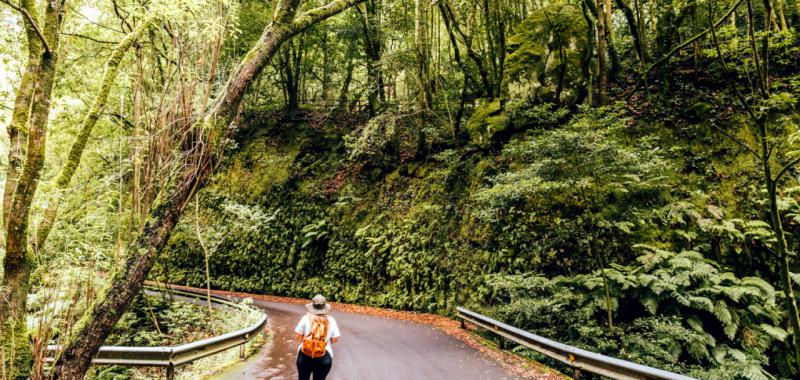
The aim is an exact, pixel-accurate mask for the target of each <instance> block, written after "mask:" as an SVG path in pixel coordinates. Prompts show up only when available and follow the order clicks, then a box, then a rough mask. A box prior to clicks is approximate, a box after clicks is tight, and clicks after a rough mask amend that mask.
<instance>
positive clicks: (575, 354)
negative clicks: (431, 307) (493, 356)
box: [456, 307, 694, 380]
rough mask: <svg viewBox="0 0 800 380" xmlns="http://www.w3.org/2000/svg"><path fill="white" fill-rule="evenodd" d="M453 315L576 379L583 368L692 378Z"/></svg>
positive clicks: (473, 316)
mask: <svg viewBox="0 0 800 380" xmlns="http://www.w3.org/2000/svg"><path fill="white" fill-rule="evenodd" d="M456 314H457V316H458V318H461V327H465V325H464V322H465V321H466V322H470V323H472V324H474V325H477V326H479V327H482V328H484V329H486V330H488V331H491V332H492V333H494V334H496V335H498V336H500V337H501V340H500V342H501V344H500V346H501V348H503V343H502V342H503V340H502V339H503V338H505V339H508V340H510V341H512V342H515V343H517V344H519V345H522V346H524V347H527V348H529V349H531V350H534V351H536V352H539V353H540V354H543V355H545V356H548V357H550V358H553V359H555V360H558V361H560V362H562V363H564V364H566V365H568V366H570V367H572V368H573V369H574V370H575V374H574V377H575V378H576V379H577V378H579V377H580V374H581V371H586V372H590V373H594V374H597V375H600V376H605V377H610V378H612V379H624V380H628V379H646V380H651V379H652V380H694V379H693V378H691V377H688V376H684V375H679V374H677V373H672V372H668V371H664V370H661V369H657V368H653V367H648V366H645V365H641V364H636V363H631V362H629V361H625V360H621V359H616V358H612V357H610V356H605V355H601V354H598V353H595V352H591V351H587V350H584V349H580V348H577V347H573V346H569V345H566V344H563V343H559V342H556V341H554V340H551V339H547V338H545V337H541V336H539V335H536V334H533V333H530V332H528V331H525V330H521V329H518V328H516V327H514V326H510V325H507V324H505V323H503V322H500V321H497V320H494V319H492V318H489V317H487V316H485V315H481V314H478V313H476V312H474V311H471V310H468V309H464V308H462V307H458V308H456Z"/></svg>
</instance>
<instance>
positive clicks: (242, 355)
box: [239, 342, 247, 359]
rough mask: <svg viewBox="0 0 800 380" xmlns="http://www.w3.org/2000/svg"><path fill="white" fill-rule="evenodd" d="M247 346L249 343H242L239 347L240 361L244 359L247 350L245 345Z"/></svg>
mask: <svg viewBox="0 0 800 380" xmlns="http://www.w3.org/2000/svg"><path fill="white" fill-rule="evenodd" d="M245 344H247V342H245V343H242V345H240V346H239V359H244V350H245V349H244V345H245Z"/></svg>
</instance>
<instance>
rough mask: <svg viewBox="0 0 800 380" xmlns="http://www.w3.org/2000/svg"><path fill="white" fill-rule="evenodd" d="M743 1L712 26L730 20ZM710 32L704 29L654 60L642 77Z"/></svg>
mask: <svg viewBox="0 0 800 380" xmlns="http://www.w3.org/2000/svg"><path fill="white" fill-rule="evenodd" d="M743 1H744V0H737V1H736V3H734V4H733V6H731V7H730V9H728V11H727V12H725V14H723V15H722V16H720V18H719V19H717V21H715V22H714V24H712V28H717V27H719V26H720V25H722V23H723V22H725V20H728V17H730V15H731V13H733V12H734V11H735V10H736V8H739V5H741V4H742V2H743ZM709 32H711V28H708V29H706V30H704V31H702V32H700V33H697V34H695V35H694V37H692V38H689V39H688V40H686V41H684V42H683V43H681V44H680V45H678V46H676V47H674V48H672V50H670V51H669V52H668V53H667V54H665V55H664V56H663V57H661V59H659V60H658V61H656V62H654V63H653V64H651V65H650V66H647V68H646V69H645V70H644V72H642V75H641V78H644V77H646V76H647V74H648V73H650V72H651V71H653V69H655V68H656V67H658V66H660V65H661V64H663V63H665V62H667V61H668V60H669V59H670V58H672V56H673V55H675V53H677V52H678V51H680V50H681V49H683V48H685V47H687V46H689V44H691V43H692V42H695V41H697V40H699V39H700V38H701V37H703V36H705V35H706V34H708V33H709ZM641 78H640V79H641Z"/></svg>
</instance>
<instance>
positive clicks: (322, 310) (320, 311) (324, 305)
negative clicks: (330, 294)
mask: <svg viewBox="0 0 800 380" xmlns="http://www.w3.org/2000/svg"><path fill="white" fill-rule="evenodd" d="M306 309H308V312H309V313H311V314H314V315H324V314H328V313H329V312H330V311H331V304H329V303H328V302H327V301H326V300H325V297H323V296H322V294H317V295H315V296H314V298H312V299H311V303H307V304H306Z"/></svg>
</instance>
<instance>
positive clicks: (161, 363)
mask: <svg viewBox="0 0 800 380" xmlns="http://www.w3.org/2000/svg"><path fill="white" fill-rule="evenodd" d="M146 289H147V290H149V291H150V292H156V293H161V292H162V291H161V290H160V289H154V288H152V287H146ZM168 290H169V293H171V294H174V295H177V296H180V297H186V298H199V297H203V300H202V301H203V302H205V297H206V295H205V294H203V293H194V292H188V291H182V290H177V289H173V288H168ZM211 304H212V307H215V308H219V307H233V308H237V309H242V310H247V311H250V310H251V309H250V308H248V307H246V306H243V305H240V304H237V303H234V302H231V301H229V300H228V299H225V298H223V297H219V296H213V295H212V296H211ZM260 313H261V317H260V318H259V319H258V321H257V322H255V323H253V324H251V325H250V326H247V327H245V328H242V329H240V330H236V331H233V332H230V333H227V334H223V335H219V336H215V337H211V338H207V339H203V340H198V341H195V342H191V343H185V344H181V345H179V346H166V347H126V346H102V347H100V351H99V352H98V353H97V355H96V356H95V358H94V359H93V360H92V364H94V365H121V366H131V367H165V368H166V369H167V380H173V379H174V378H175V367H178V366H181V365H184V364H188V363H191V362H193V361H195V360H198V359H201V358H204V357H207V356H211V355H214V354H216V353H219V352H222V351H225V350H227V349H230V348H233V347H237V346H238V347H239V357H240V358H244V355H245V344H246V343H247V342H249V341H250V340H252V339H253V338H255V337H256V336H257V335H258V334H259V333H260V332H261V331H262V330H263V329H264V326H265V325H266V324H267V315H266V313H264V312H260ZM59 350H60V347H59V346H56V345H50V346H47V354H46V355H47V357H46V359H45V360H46V361H47V362H53V361H54V360H55V355H57V354H58V351H59Z"/></svg>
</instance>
